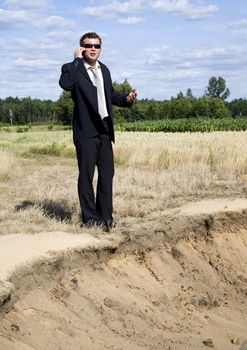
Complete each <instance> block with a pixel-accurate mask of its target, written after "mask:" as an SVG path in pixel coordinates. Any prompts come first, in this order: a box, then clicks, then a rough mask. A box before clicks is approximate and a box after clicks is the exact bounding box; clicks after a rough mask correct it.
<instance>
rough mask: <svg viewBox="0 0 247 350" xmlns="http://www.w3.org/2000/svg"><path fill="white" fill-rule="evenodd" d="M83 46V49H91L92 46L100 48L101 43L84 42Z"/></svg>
mask: <svg viewBox="0 0 247 350" xmlns="http://www.w3.org/2000/svg"><path fill="white" fill-rule="evenodd" d="M83 47H85V49H92V48H93V47H94V48H95V49H100V47H101V45H100V44H84V45H83Z"/></svg>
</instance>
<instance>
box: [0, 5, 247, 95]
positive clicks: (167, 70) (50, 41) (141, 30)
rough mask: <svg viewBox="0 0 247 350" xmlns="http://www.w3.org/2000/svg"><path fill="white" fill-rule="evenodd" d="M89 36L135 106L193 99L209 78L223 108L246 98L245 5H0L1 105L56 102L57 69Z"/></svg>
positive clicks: (58, 69)
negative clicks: (217, 79)
mask: <svg viewBox="0 0 247 350" xmlns="http://www.w3.org/2000/svg"><path fill="white" fill-rule="evenodd" d="M88 31H96V32H98V34H99V35H100V36H101V37H102V40H103V46H102V53H101V56H100V59H101V61H102V62H104V63H105V64H106V65H107V66H108V67H109V68H110V70H111V74H112V79H113V81H117V82H119V83H121V82H123V81H124V79H125V78H127V79H128V81H129V83H130V84H131V85H132V86H133V87H135V88H136V89H137V91H138V97H139V98H148V99H152V98H154V99H159V100H163V99H170V98H171V96H176V95H177V93H179V92H180V91H182V92H183V93H186V90H187V89H188V88H191V89H192V92H193V94H194V95H195V96H196V97H199V96H202V95H203V93H204V90H205V88H206V86H207V83H208V80H209V78H210V77H212V76H221V77H223V78H224V79H225V80H226V83H227V87H228V88H229V89H230V91H231V95H230V98H229V100H232V99H234V98H239V97H242V98H245V97H247V81H246V80H247V79H246V78H247V3H246V0H234V1H233V0H204V1H200V0H130V1H121V0H88V1H79V0H66V1H65V0H61V1H58V0H4V1H0V34H1V35H0V60H1V64H0V76H1V84H0V98H5V97H7V96H18V97H20V98H21V97H27V96H31V97H32V98H40V99H52V100H57V99H58V97H59V95H60V94H61V89H60V87H59V86H58V79H59V76H60V71H61V66H62V64H63V63H65V62H70V61H72V60H73V53H74V51H75V49H76V47H78V42H79V38H80V37H81V35H82V34H84V33H85V32H88Z"/></svg>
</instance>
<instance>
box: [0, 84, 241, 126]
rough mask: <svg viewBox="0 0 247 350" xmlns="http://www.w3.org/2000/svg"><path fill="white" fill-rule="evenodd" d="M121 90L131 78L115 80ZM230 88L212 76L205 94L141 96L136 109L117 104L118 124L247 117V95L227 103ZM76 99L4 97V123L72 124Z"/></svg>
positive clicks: (0, 109)
mask: <svg viewBox="0 0 247 350" xmlns="http://www.w3.org/2000/svg"><path fill="white" fill-rule="evenodd" d="M113 86H114V88H115V89H116V90H117V91H120V92H123V93H128V92H129V91H130V90H131V89H132V87H131V85H130V84H129V82H128V80H127V79H126V80H124V82H123V83H117V82H114V83H113ZM229 95H230V90H229V89H228V88H227V87H226V83H225V80H224V79H223V78H222V77H212V78H210V79H209V82H208V85H207V86H206V88H205V91H204V95H203V96H201V97H195V96H193V92H192V90H191V89H190V88H188V89H187V91H186V92H181V91H180V92H179V93H178V94H177V96H175V97H174V96H172V97H171V99H170V100H163V101H158V100H154V99H137V100H136V101H135V102H134V104H133V106H132V108H127V109H126V108H118V107H114V117H115V120H116V122H117V123H123V122H132V121H142V120H143V121H145V120H162V119H184V118H216V119H219V118H231V117H233V118H237V117H247V100H246V98H238V99H234V100H232V101H230V102H227V101H226V99H227V98H228V97H229ZM72 114H73V102H72V99H71V95H70V93H69V92H66V91H63V92H62V93H61V95H60V97H59V99H58V100H57V101H52V100H40V99H32V98H31V97H27V98H18V97H15V98H14V97H7V98H5V99H0V123H1V124H9V125H24V124H47V123H62V124H64V125H70V124H71V121H72Z"/></svg>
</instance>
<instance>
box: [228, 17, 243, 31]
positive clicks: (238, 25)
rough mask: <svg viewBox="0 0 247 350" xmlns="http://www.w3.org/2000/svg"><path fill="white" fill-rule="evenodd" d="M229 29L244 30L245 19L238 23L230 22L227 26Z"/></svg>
mask: <svg viewBox="0 0 247 350" xmlns="http://www.w3.org/2000/svg"><path fill="white" fill-rule="evenodd" d="M229 28H230V29H246V28H247V19H246V18H241V19H240V20H238V21H235V22H231V23H230V24H229Z"/></svg>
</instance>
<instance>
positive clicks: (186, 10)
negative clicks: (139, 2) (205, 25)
mask: <svg viewBox="0 0 247 350" xmlns="http://www.w3.org/2000/svg"><path fill="white" fill-rule="evenodd" d="M151 7H152V9H153V10H156V11H162V12H166V13H174V14H180V15H184V16H185V17H186V18H187V19H190V20H196V19H203V18H207V17H210V16H212V15H213V14H215V13H216V12H217V11H218V7H217V6H216V5H202V4H201V3H198V4H195V5H193V4H192V3H190V2H189V0H157V1H153V2H152V5H151Z"/></svg>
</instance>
